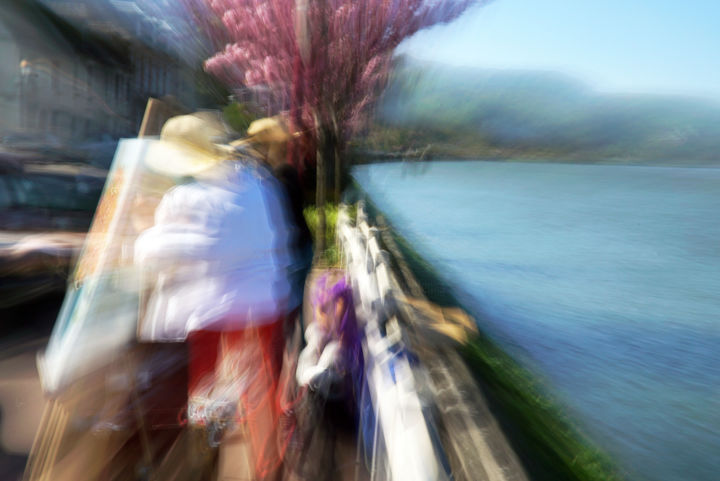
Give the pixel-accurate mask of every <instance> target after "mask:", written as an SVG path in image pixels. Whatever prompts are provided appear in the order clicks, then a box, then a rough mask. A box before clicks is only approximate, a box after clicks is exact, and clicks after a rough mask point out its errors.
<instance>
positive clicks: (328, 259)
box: [303, 203, 340, 266]
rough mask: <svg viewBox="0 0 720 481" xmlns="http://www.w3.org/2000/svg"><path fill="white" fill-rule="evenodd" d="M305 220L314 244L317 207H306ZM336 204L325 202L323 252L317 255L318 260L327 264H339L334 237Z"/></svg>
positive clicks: (338, 251) (338, 254)
mask: <svg viewBox="0 0 720 481" xmlns="http://www.w3.org/2000/svg"><path fill="white" fill-rule="evenodd" d="M303 214H304V215H305V221H306V222H307V224H308V227H309V228H310V232H312V235H313V240H314V241H315V245H318V243H317V225H318V209H317V207H315V206H309V207H306V208H305V210H304V211H303ZM337 215H338V206H337V204H332V203H326V204H325V252H323V253H321V255H320V256H319V257H317V259H318V261H319V262H321V263H323V264H326V265H328V266H339V265H340V250H339V248H338V245H337V241H336V239H335V227H336V225H337Z"/></svg>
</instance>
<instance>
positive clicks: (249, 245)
mask: <svg viewBox="0 0 720 481" xmlns="http://www.w3.org/2000/svg"><path fill="white" fill-rule="evenodd" d="M216 169H222V170H218V171H217V172H215V174H216V175H214V177H213V180H208V179H206V180H201V181H195V182H192V183H189V184H184V185H180V186H177V187H174V188H173V189H171V190H170V191H168V192H167V193H166V194H165V196H164V197H163V199H162V201H161V203H160V205H159V206H158V208H157V210H156V212H155V225H154V226H153V227H151V228H150V229H148V230H146V231H145V232H143V233H142V234H141V235H140V236H139V237H138V239H137V241H136V243H135V253H134V254H135V262H136V264H138V265H139V266H140V267H141V269H142V271H143V272H144V276H145V278H146V279H150V280H151V283H152V284H154V287H153V289H152V292H151V294H150V297H149V300H148V304H147V309H146V315H145V317H144V319H141V320H140V322H141V324H140V327H139V332H138V334H139V337H140V339H142V340H149V341H180V340H183V339H185V338H186V336H187V334H188V333H189V332H191V331H193V330H198V329H206V330H224V329H238V328H243V327H245V326H247V325H262V324H266V323H268V322H271V321H273V320H275V319H276V318H277V317H278V316H279V315H281V314H284V313H285V308H286V304H287V298H288V294H289V288H290V287H289V282H288V278H287V268H288V263H289V261H290V259H289V251H288V249H289V233H288V221H287V217H286V213H285V212H284V209H283V206H282V203H281V202H282V200H281V198H280V197H279V196H280V195H281V193H280V190H279V185H277V181H276V180H275V179H274V178H272V176H270V175H269V174H268V173H267V172H266V171H265V170H264V169H262V168H256V167H254V166H248V165H243V164H241V163H231V164H228V165H224V166H222V167H217V168H216Z"/></svg>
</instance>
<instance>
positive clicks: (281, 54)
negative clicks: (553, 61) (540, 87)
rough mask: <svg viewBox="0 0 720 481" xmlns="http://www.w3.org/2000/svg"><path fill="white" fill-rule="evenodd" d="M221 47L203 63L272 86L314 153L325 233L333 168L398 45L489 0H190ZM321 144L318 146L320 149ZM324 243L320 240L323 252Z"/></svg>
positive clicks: (228, 78)
mask: <svg viewBox="0 0 720 481" xmlns="http://www.w3.org/2000/svg"><path fill="white" fill-rule="evenodd" d="M184 1H185V2H186V3H187V4H188V5H189V6H190V11H191V12H193V13H194V16H195V18H196V20H198V21H199V22H200V23H201V25H200V26H201V28H202V29H203V30H205V32H206V33H207V34H208V36H209V37H210V39H211V41H212V43H213V45H214V47H215V48H217V49H218V50H219V51H218V52H217V53H216V54H215V55H214V56H213V57H211V58H210V59H208V60H207V61H206V62H205V68H206V69H207V70H208V71H209V72H210V73H212V74H214V75H216V76H217V77H218V78H220V79H221V80H222V81H224V82H226V83H227V84H228V85H229V86H230V87H231V88H240V87H250V88H255V89H256V90H257V91H260V92H262V93H263V95H265V96H266V100H267V102H268V103H270V104H271V105H273V106H274V110H276V111H277V113H282V114H283V115H284V116H285V118H286V119H287V121H288V124H289V127H290V129H291V131H293V132H298V133H299V137H298V138H296V139H295V140H294V141H293V143H292V146H291V149H289V155H290V157H291V161H292V162H294V163H296V164H300V163H302V162H303V161H304V159H307V158H311V157H313V156H314V157H315V161H316V171H317V191H316V204H317V208H318V213H319V222H318V224H319V225H318V234H319V235H318V236H317V239H318V242H320V243H322V242H323V239H324V235H320V234H321V233H324V231H325V225H324V224H325V219H324V208H323V207H324V203H325V195H326V194H325V190H326V170H327V167H328V164H329V162H328V161H329V160H330V159H334V161H335V169H334V172H335V190H336V196H339V184H340V172H341V166H342V164H341V159H342V156H341V153H342V150H343V148H344V146H345V145H346V142H347V140H348V139H349V138H350V137H351V136H352V135H353V134H354V133H356V132H357V130H358V129H359V128H361V127H362V126H363V125H364V123H365V120H366V119H367V118H368V114H369V112H370V108H371V107H372V105H373V103H374V101H375V100H376V99H377V97H378V95H379V94H380V92H381V91H382V88H383V87H384V86H385V84H386V81H387V78H388V73H389V68H390V64H391V59H392V55H393V51H394V49H395V47H397V46H398V44H399V43H400V42H401V41H402V40H404V39H406V38H408V37H410V36H411V35H413V34H414V33H416V32H417V31H419V30H421V29H423V28H426V27H430V26H432V25H436V24H439V23H446V22H449V21H451V20H454V19H455V18H457V17H458V16H459V15H460V14H461V13H463V12H464V11H465V10H466V9H467V8H468V7H469V6H470V5H472V4H478V3H486V0H184ZM313 154H314V155H313ZM323 247H324V246H323V245H319V246H318V251H319V252H322V249H323Z"/></svg>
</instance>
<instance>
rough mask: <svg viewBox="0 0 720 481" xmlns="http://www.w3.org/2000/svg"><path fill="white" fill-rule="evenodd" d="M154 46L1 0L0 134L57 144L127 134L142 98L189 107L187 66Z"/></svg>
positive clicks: (30, 2) (21, 0)
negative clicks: (168, 99)
mask: <svg viewBox="0 0 720 481" xmlns="http://www.w3.org/2000/svg"><path fill="white" fill-rule="evenodd" d="M82 5H83V4H82V3H78V6H79V7H81V6H82ZM79 12H80V13H81V14H82V13H83V9H82V8H79ZM85 14H86V15H87V14H88V13H87V12H85ZM154 47H155V46H154V45H152V44H150V45H149V44H147V43H146V42H143V41H141V40H139V39H135V38H133V37H132V36H131V35H122V32H118V31H105V32H103V31H99V30H97V29H95V30H90V29H88V28H84V27H83V25H82V24H80V25H77V24H76V23H75V22H70V21H68V20H66V19H65V18H63V17H60V16H59V15H57V14H56V13H55V12H53V11H52V10H50V9H49V8H47V7H45V6H44V5H42V4H40V3H38V2H36V1H34V0H7V2H6V6H3V11H2V12H1V13H0V58H2V59H3V66H2V67H1V68H0V111H1V112H2V115H0V136H4V137H7V136H8V135H10V136H12V135H15V134H18V135H24V136H27V137H30V136H35V137H36V138H37V139H38V142H40V143H42V142H43V141H47V140H48V139H52V140H53V141H56V142H60V143H63V144H64V143H67V142H72V141H77V140H95V139H97V140H100V139H108V138H118V137H123V136H135V135H137V131H138V128H139V126H140V122H141V120H142V115H143V112H144V109H145V105H146V103H147V99H148V98H149V97H158V98H160V97H165V96H172V97H174V98H175V99H177V101H178V102H180V103H181V104H184V105H186V106H188V107H190V108H192V107H194V106H195V104H196V99H195V93H194V87H195V86H194V75H195V72H194V70H193V68H192V66H190V65H188V64H186V63H184V62H183V61H181V60H180V59H178V58H176V57H173V55H171V54H170V53H168V52H167V51H165V50H163V49H160V48H154Z"/></svg>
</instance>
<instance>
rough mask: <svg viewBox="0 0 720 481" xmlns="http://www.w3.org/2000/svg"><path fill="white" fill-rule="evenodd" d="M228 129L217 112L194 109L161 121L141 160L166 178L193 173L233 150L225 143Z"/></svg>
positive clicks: (227, 157)
mask: <svg viewBox="0 0 720 481" xmlns="http://www.w3.org/2000/svg"><path fill="white" fill-rule="evenodd" d="M230 135H231V133H230V130H229V129H228V128H227V127H225V125H224V124H223V122H222V120H221V117H220V113H219V112H196V113H194V114H189V115H180V116H178V117H172V118H171V119H170V120H168V121H167V122H165V125H163V128H162V131H161V132H160V140H158V141H155V142H153V143H152V144H151V145H150V147H149V149H148V153H147V156H146V158H145V161H146V163H147V165H148V167H149V168H150V169H152V170H153V171H155V172H157V173H160V174H164V175H168V176H170V177H182V176H193V175H196V174H199V173H200V172H203V171H205V170H207V169H209V168H211V167H213V166H215V165H217V164H218V163H220V162H221V161H223V160H225V159H229V158H232V157H233V153H234V149H233V148H232V147H230V146H228V145H225V144H226V142H227V141H228V137H229V136H230Z"/></svg>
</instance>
